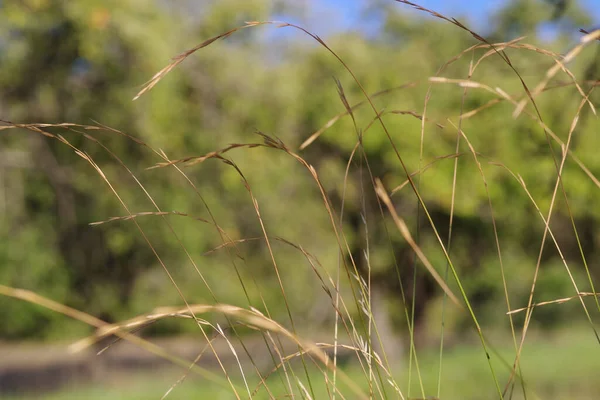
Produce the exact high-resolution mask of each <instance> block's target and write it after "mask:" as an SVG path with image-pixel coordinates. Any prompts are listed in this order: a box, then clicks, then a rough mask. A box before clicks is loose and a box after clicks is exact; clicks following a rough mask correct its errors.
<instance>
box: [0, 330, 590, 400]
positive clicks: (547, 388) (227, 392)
mask: <svg viewBox="0 0 600 400" xmlns="http://www.w3.org/2000/svg"><path fill="white" fill-rule="evenodd" d="M528 340H529V341H528V343H526V345H525V347H524V350H523V356H522V357H523V359H522V363H521V365H522V372H523V378H524V382H525V385H526V394H527V398H528V399H544V400H554V399H555V400H559V399H581V400H585V399H596V398H597V394H598V393H599V392H600V381H599V380H598V379H597V375H598V368H599V367H600V361H598V360H599V358H598V357H594V356H593V354H595V353H596V352H597V351H598V346H597V343H596V341H595V338H594V335H593V333H592V332H591V330H590V329H589V328H587V327H585V326H581V327H576V328H569V329H564V330H562V331H558V332H556V333H555V334H552V335H551V336H549V335H548V334H545V335H544V336H539V337H538V336H537V335H536V334H534V333H533V332H532V334H531V337H530V338H529V339H528ZM495 350H496V351H497V354H499V355H501V356H502V357H503V358H504V359H505V360H506V361H507V362H509V363H510V362H511V357H512V356H513V354H514V351H512V350H511V346H510V344H508V342H506V343H505V345H502V346H497V347H495ZM418 356H419V365H420V374H421V378H422V382H423V388H424V391H425V396H426V398H435V395H436V393H437V381H438V357H439V354H438V351H437V349H428V350H423V351H420V352H418ZM492 361H493V363H494V366H495V367H496V370H497V371H498V373H499V375H500V376H499V379H500V381H501V382H506V378H507V377H508V372H507V371H508V369H507V368H505V367H502V362H501V361H500V360H499V359H498V357H497V355H494V354H492ZM233 369H234V368H233V367H232V368H231V370H233ZM397 369H398V370H401V372H400V374H399V375H397V380H396V381H397V383H398V384H399V385H402V387H401V389H402V392H403V395H404V396H405V398H411V399H419V398H422V397H421V396H422V395H421V389H420V384H419V381H418V378H417V374H416V371H415V370H414V369H413V371H412V375H413V377H412V378H413V379H412V385H411V392H410V393H407V392H406V390H405V388H406V387H407V386H408V369H407V368H406V367H404V368H397ZM298 370H300V368H299V369H298ZM343 370H344V372H345V373H346V374H348V376H349V377H350V378H351V379H352V380H353V381H355V382H357V383H359V384H360V385H361V386H362V388H363V390H365V391H368V384H367V382H366V379H365V375H364V373H363V372H362V371H361V370H360V368H359V367H358V366H357V365H347V366H344V367H343ZM182 374H183V372H182V370H181V369H176V368H171V367H168V368H163V369H157V370H156V371H153V372H149V371H148V370H144V372H135V371H131V370H128V371H123V372H116V371H114V372H113V373H109V374H108V375H107V376H106V377H105V379H102V380H99V381H97V382H95V383H93V384H76V383H74V384H72V385H68V386H66V387H64V388H63V389H62V390H60V391H57V392H53V393H49V394H40V393H36V394H29V395H27V394H23V395H19V396H16V395H13V396H7V397H3V398H6V399H8V400H33V399H45V400H68V399H119V400H135V399H140V400H141V399H151V398H156V399H158V398H161V397H162V396H163V395H164V394H165V393H166V392H167V391H168V390H169V388H170V387H171V386H172V385H173V384H174V383H175V382H177V381H178V379H179V378H180V377H181V376H182ZM309 374H310V376H311V379H310V380H311V383H312V385H313V390H314V393H315V395H316V398H328V397H330V395H329V394H328V393H327V392H326V388H325V386H324V382H325V380H324V379H323V377H322V376H319V372H318V371H317V370H316V369H313V370H310V372H309ZM247 375H250V374H247ZM299 377H300V379H301V380H303V382H304V383H305V384H306V382H305V381H306V378H305V377H304V376H303V375H300V376H299ZM279 379H280V378H279V377H278V376H275V375H274V376H272V377H271V378H270V380H272V381H271V382H270V383H269V390H270V391H271V395H272V396H273V397H275V398H281V397H283V396H284V395H285V394H286V393H289V390H286V388H285V387H284V386H283V384H282V383H281V382H278V380H279ZM248 380H249V381H248V385H249V387H250V390H251V391H253V390H254V388H256V386H257V384H258V381H257V380H256V379H252V377H248ZM235 385H236V387H238V388H240V392H238V393H239V395H240V397H241V398H247V397H248V394H247V392H246V391H245V389H241V388H243V382H242V381H241V379H239V377H238V379H236V380H235ZM292 386H295V385H294V383H292ZM294 389H295V392H296V394H298V395H299V390H298V389H297V388H296V387H294ZM279 390H280V391H279ZM339 390H340V392H341V393H343V394H347V393H351V392H350V391H348V390H347V388H345V387H344V384H340V385H339ZM386 390H387V393H386V395H387V396H386V397H388V398H398V397H399V396H398V395H397V394H396V393H395V392H394V391H393V390H392V389H391V387H390V386H387V388H386ZM278 391H279V392H278ZM509 393H510V392H509ZM441 394H442V395H441V398H442V399H444V400H453V399H456V400H459V399H464V400H468V399H473V400H475V399H487V398H494V396H495V389H494V383H493V381H492V379H491V377H490V372H489V368H488V367H487V361H486V360H485V357H484V356H482V351H481V347H480V346H479V345H478V344H477V343H463V344H458V345H455V346H454V347H452V348H451V349H448V350H447V351H446V352H445V354H444V360H443V374H442V380H441ZM509 396H510V397H509ZM166 398H168V399H190V398H211V399H230V398H233V393H232V390H231V388H230V387H228V386H225V387H223V386H221V385H220V384H217V383H215V382H211V381H207V380H202V379H201V378H199V377H197V376H192V375H190V376H188V377H187V379H186V380H184V381H183V382H182V383H181V384H179V385H177V386H176V387H175V388H174V389H173V391H171V392H170V393H169V395H168V396H167V397H166ZM254 398H259V399H262V398H265V399H267V398H270V395H269V393H267V392H266V391H265V390H264V389H262V390H259V391H258V393H257V395H256V396H255V397H254ZM346 398H349V397H346ZM507 398H512V399H522V398H524V396H523V391H522V389H521V387H519V385H517V386H516V387H515V388H514V390H513V393H512V396H511V395H510V394H509V395H508V396H507Z"/></svg>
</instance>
